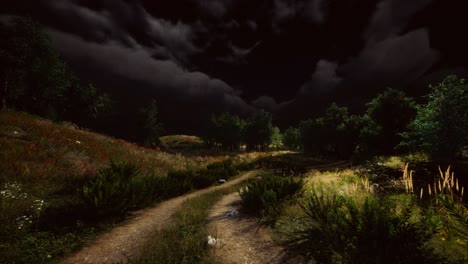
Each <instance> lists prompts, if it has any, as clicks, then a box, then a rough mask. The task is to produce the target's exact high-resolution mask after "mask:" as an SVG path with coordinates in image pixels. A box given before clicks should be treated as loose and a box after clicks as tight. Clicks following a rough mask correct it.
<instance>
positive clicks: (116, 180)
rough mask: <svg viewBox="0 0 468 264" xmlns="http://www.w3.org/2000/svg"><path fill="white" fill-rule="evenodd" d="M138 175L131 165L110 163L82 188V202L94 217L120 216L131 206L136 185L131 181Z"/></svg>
mask: <svg viewBox="0 0 468 264" xmlns="http://www.w3.org/2000/svg"><path fill="white" fill-rule="evenodd" d="M138 174H139V170H138V168H137V167H136V166H135V165H134V164H132V163H126V162H118V163H117V162H114V161H111V165H110V167H109V168H106V169H103V170H101V171H100V172H99V173H98V175H97V176H96V178H94V179H93V180H91V181H90V182H89V183H88V184H87V185H85V186H83V191H82V197H83V199H84V202H85V203H86V204H87V205H88V207H89V208H90V209H91V210H92V212H93V213H94V215H96V216H101V217H104V216H120V215H122V214H123V213H125V212H127V211H128V210H129V209H130V208H131V207H132V206H133V205H134V200H135V198H137V197H136V195H137V193H136V190H135V189H136V188H135V187H137V185H136V183H135V181H133V179H134V178H135V176H137V175H138Z"/></svg>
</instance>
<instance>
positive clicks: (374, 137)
mask: <svg viewBox="0 0 468 264" xmlns="http://www.w3.org/2000/svg"><path fill="white" fill-rule="evenodd" d="M415 116H416V108H415V103H414V101H413V100H412V99H411V98H409V97H407V96H406V95H405V94H404V93H403V92H401V91H398V90H395V89H392V88H388V89H387V90H385V92H383V93H382V94H379V95H378V96H377V97H375V98H374V99H372V100H371V101H370V102H369V103H367V111H366V114H365V116H364V118H363V121H364V126H363V128H362V130H361V135H360V143H361V144H360V151H361V152H365V153H367V154H374V155H390V154H393V153H394V152H395V147H396V146H397V145H398V144H399V143H400V142H401V136H400V133H402V132H403V131H405V130H406V128H407V126H408V125H409V123H410V122H411V121H412V120H413V119H414V117H415Z"/></svg>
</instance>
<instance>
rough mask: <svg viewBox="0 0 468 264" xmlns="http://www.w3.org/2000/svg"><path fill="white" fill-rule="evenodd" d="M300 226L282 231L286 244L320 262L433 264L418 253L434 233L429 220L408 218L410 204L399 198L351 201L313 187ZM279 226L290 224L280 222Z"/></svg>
mask: <svg viewBox="0 0 468 264" xmlns="http://www.w3.org/2000/svg"><path fill="white" fill-rule="evenodd" d="M303 208H304V211H305V213H306V217H305V218H304V219H301V220H300V221H301V223H303V224H302V225H301V227H297V226H293V227H292V228H289V229H283V230H287V231H286V232H285V236H286V237H287V240H286V244H287V245H288V246H289V247H291V248H293V249H295V250H298V251H300V252H302V253H303V254H304V255H308V256H311V255H313V257H314V258H315V259H316V260H317V261H319V262H320V263H434V262H435V261H436V259H435V258H434V256H433V255H432V254H431V253H430V252H428V251H426V250H425V249H424V244H425V243H426V241H427V240H428V239H429V238H430V237H431V236H432V235H433V234H434V233H435V228H436V226H434V225H433V224H432V223H431V222H430V221H428V219H429V218H426V217H425V216H421V218H420V219H419V220H415V219H414V216H413V214H414V212H415V205H414V203H413V202H412V201H411V200H405V199H403V200H401V198H400V197H388V198H381V199H379V198H375V197H372V196H370V197H367V198H366V199H365V201H364V202H363V203H362V204H361V203H359V202H358V201H356V200H355V199H353V198H352V197H346V196H342V195H337V194H335V193H332V194H330V193H329V192H327V193H325V192H324V190H323V189H317V188H316V189H313V190H312V191H311V194H310V197H309V198H308V200H307V202H306V203H305V204H304V205H303ZM282 224H284V225H290V224H286V223H282Z"/></svg>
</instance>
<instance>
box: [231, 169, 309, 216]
mask: <svg viewBox="0 0 468 264" xmlns="http://www.w3.org/2000/svg"><path fill="white" fill-rule="evenodd" d="M302 186H303V181H302V179H300V180H295V179H293V178H290V177H281V176H276V175H271V174H264V175H262V176H261V178H260V179H254V180H251V181H249V182H248V183H247V185H246V186H245V187H243V188H241V189H240V190H239V194H240V196H241V198H242V207H243V209H244V210H246V211H247V212H250V213H254V214H258V215H260V216H261V217H263V218H264V220H267V221H271V222H272V223H274V222H275V220H276V219H277V217H278V216H279V215H280V213H281V209H282V206H283V204H284V202H286V201H288V200H291V199H292V198H294V197H295V195H296V194H297V193H298V192H299V191H300V190H301V189H302Z"/></svg>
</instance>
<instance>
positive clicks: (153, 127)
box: [144, 100, 163, 147]
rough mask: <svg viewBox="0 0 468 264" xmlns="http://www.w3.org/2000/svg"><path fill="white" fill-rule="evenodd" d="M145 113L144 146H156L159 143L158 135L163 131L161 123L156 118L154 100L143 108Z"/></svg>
mask: <svg viewBox="0 0 468 264" xmlns="http://www.w3.org/2000/svg"><path fill="white" fill-rule="evenodd" d="M144 113H145V124H144V131H145V142H144V144H145V146H147V147H157V146H159V145H160V144H161V140H160V139H159V137H160V136H161V133H162V131H163V128H162V124H161V122H160V121H159V118H158V107H157V104H156V101H155V100H152V101H151V103H150V104H149V106H148V107H147V108H146V109H145V110H144Z"/></svg>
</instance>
